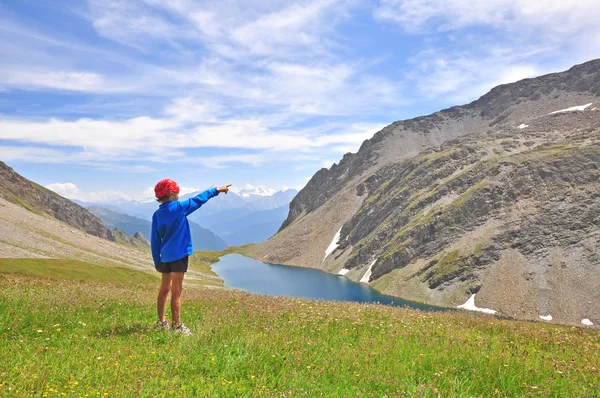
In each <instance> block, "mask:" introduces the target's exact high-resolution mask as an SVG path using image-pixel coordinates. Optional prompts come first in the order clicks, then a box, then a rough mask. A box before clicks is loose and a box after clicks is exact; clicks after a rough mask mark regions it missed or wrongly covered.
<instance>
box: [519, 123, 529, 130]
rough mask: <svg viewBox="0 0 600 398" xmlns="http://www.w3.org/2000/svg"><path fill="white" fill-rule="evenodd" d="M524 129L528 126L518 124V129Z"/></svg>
mask: <svg viewBox="0 0 600 398" xmlns="http://www.w3.org/2000/svg"><path fill="white" fill-rule="evenodd" d="M525 127H529V125H528V124H520V125H519V127H518V128H520V129H524V128H525Z"/></svg>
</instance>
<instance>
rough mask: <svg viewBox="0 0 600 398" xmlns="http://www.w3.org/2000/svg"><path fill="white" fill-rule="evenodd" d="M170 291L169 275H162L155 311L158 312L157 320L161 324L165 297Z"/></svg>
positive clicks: (163, 315)
mask: <svg viewBox="0 0 600 398" xmlns="http://www.w3.org/2000/svg"><path fill="white" fill-rule="evenodd" d="M169 290H171V274H162V282H161V284H160V290H159V291H158V298H157V299H156V309H157V311H158V319H159V320H160V321H161V322H162V321H164V320H165V306H166V305H167V296H168V295H169Z"/></svg>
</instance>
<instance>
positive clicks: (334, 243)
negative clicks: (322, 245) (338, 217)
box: [323, 228, 342, 260]
mask: <svg viewBox="0 0 600 398" xmlns="http://www.w3.org/2000/svg"><path fill="white" fill-rule="evenodd" d="M341 234H342V229H341V228H340V230H339V231H337V233H336V234H335V236H334V237H333V240H332V241H331V243H330V244H329V247H328V248H327V249H325V257H323V260H325V259H326V258H327V256H329V255H330V254H331V253H333V252H334V251H335V249H337V247H338V246H339V243H338V241H339V240H340V235H341Z"/></svg>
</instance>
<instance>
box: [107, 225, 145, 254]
mask: <svg viewBox="0 0 600 398" xmlns="http://www.w3.org/2000/svg"><path fill="white" fill-rule="evenodd" d="M112 232H113V235H114V237H115V240H116V241H117V242H119V243H124V244H126V245H130V246H133V247H139V248H141V249H149V248H150V245H149V244H146V243H145V242H143V241H141V240H139V239H137V238H134V237H133V236H131V235H129V234H128V233H127V232H125V231H123V230H120V229H119V228H115V229H113V231H112Z"/></svg>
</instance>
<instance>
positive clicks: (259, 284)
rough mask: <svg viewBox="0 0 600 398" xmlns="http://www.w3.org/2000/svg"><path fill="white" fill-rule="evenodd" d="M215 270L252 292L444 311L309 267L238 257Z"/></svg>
mask: <svg viewBox="0 0 600 398" xmlns="http://www.w3.org/2000/svg"><path fill="white" fill-rule="evenodd" d="M212 268H213V270H214V271H215V272H216V273H217V274H218V275H219V276H220V277H221V278H222V279H223V281H224V282H225V286H227V287H231V288H236V289H240V290H244V291H247V292H252V293H258V294H266V295H270V296H287V297H302V298H307V299H313V300H328V301H354V302H358V303H379V304H387V305H393V306H405V307H411V308H418V309H420V310H425V311H441V310H445V309H443V308H439V307H432V306H429V305H426V304H421V303H414V302H410V301H405V300H402V299H399V298H397V297H392V296H386V295H383V294H381V293H379V292H377V291H376V290H374V289H372V288H370V287H369V286H368V285H366V284H364V283H356V282H353V281H351V280H349V279H347V278H344V277H343V276H338V275H332V274H328V273H326V272H323V271H319V270H316V269H310V268H300V267H288V266H285V265H276V264H265V263H263V262H261V261H258V260H255V259H253V258H249V257H244V256H242V255H239V254H229V255H227V256H223V257H221V260H220V261H219V262H218V263H215V264H213V265H212Z"/></svg>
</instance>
